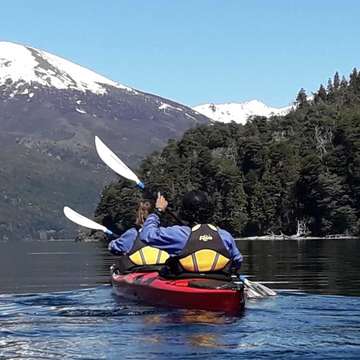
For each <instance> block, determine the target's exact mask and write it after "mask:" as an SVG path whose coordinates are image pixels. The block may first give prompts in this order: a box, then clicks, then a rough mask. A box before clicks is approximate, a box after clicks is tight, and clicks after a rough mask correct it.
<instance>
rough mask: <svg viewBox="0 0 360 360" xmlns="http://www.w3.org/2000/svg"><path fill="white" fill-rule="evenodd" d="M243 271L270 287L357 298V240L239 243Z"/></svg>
mask: <svg viewBox="0 0 360 360" xmlns="http://www.w3.org/2000/svg"><path fill="white" fill-rule="evenodd" d="M238 245H239V247H240V248H241V251H242V252H243V253H244V254H245V261H244V267H243V271H244V272H245V273H247V274H250V275H252V276H254V277H253V279H256V280H261V281H269V282H272V284H271V285H270V286H271V287H276V288H280V289H284V288H286V289H301V290H306V291H310V292H316V293H326V294H343V295H360V262H359V260H358V254H360V239H352V240H335V239H331V240H303V241H294V240H285V241H283V240H282V241H238Z"/></svg>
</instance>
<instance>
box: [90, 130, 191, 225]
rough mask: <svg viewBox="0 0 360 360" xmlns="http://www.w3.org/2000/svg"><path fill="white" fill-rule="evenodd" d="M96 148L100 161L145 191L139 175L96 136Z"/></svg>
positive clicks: (182, 223)
mask: <svg viewBox="0 0 360 360" xmlns="http://www.w3.org/2000/svg"><path fill="white" fill-rule="evenodd" d="M95 147H96V151H97V153H98V155H99V157H100V159H101V160H102V161H103V162H104V163H105V164H106V165H107V166H108V167H109V168H110V169H111V170H113V171H114V172H116V173H117V174H118V175H120V176H122V177H124V178H125V179H128V180H130V181H133V182H134V183H135V184H136V186H137V187H138V188H139V189H141V190H144V189H145V185H144V183H143V182H142V181H141V180H140V179H139V178H138V177H137V175H136V174H135V173H134V172H133V171H132V170H131V169H130V168H129V167H128V166H127V165H126V164H125V163H124V162H123V161H121V160H120V159H119V157H118V156H117V155H116V154H115V153H113V152H112V150H110V149H109V148H108V147H107V146H106V145H105V144H104V143H103V142H102V141H101V140H100V138H99V137H98V136H95ZM166 212H167V213H168V214H169V215H171V216H172V217H173V218H174V219H175V220H176V221H177V222H178V223H179V224H181V225H184V222H183V221H182V220H180V219H179V218H178V217H177V216H176V214H174V213H173V212H172V211H171V210H169V209H166Z"/></svg>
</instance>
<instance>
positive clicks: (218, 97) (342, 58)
mask: <svg viewBox="0 0 360 360" xmlns="http://www.w3.org/2000/svg"><path fill="white" fill-rule="evenodd" d="M0 5H1V6H0V19H1V20H0V41H11V42H17V43H21V44H25V45H29V46H32V47H35V48H38V49H41V50H45V51H48V52H51V53H53V54H55V55H58V56H61V57H63V58H65V59H67V60H70V61H73V62H75V63H77V64H79V65H82V66H84V67H87V68H90V69H91V70H94V71H96V72H98V73H99V74H101V75H104V76H106V77H108V78H110V79H111V80H114V81H117V82H119V83H121V84H124V85H127V86H130V87H133V88H135V89H139V90H142V91H145V92H148V93H152V94H156V95H160V96H162V97H165V98H168V99H172V100H174V101H177V102H180V103H183V104H185V105H188V106H195V105H199V104H204V103H225V102H242V101H247V100H251V99H258V100H261V101H263V102H265V103H266V104H267V105H269V106H276V107H280V106H286V105H289V104H290V103H292V102H293V101H294V99H295V97H296V94H297V93H298V91H299V90H300V89H301V88H304V89H305V90H306V91H307V93H308V94H309V95H311V92H313V91H316V90H317V89H318V88H319V86H320V84H322V83H323V84H327V82H328V79H329V78H330V77H331V78H332V77H333V75H334V73H335V72H336V71H338V72H339V73H340V75H341V76H342V75H344V76H346V77H348V75H349V73H350V72H351V71H352V69H353V68H354V67H357V68H358V69H359V68H360V42H359V40H358V39H359V38H360V22H359V21H358V16H359V13H360V1H357V0H342V1H340V0H339V1H337V0H316V1H315V0H302V1H294V0H106V1H98V0H61V1H59V0H51V1H50V0H46V1H45V0H33V1H28V0H11V1H1V3H0ZM0 56H1V54H0Z"/></svg>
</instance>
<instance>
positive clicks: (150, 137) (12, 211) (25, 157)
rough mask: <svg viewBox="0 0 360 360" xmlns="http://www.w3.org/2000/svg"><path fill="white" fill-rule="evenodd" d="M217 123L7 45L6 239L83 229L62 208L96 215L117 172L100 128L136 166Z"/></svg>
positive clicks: (1, 59)
mask: <svg viewBox="0 0 360 360" xmlns="http://www.w3.org/2000/svg"><path fill="white" fill-rule="evenodd" d="M9 48H10V49H11V51H8V49H9ZM14 49H15V50H14ZM29 49H30V50H29ZM54 59H55V60H56V61H55V60H54ZM49 64H50V65H49ZM63 64H65V65H63ZM69 64H70V65H69ZM84 74H85V75H84ZM86 74H90V75H89V76H87V75H86ZM94 74H95V75H94ZM103 79H105V80H103ZM99 81H101V82H99ZM210 121H211V120H210V119H208V118H207V117H205V116H203V115H201V114H198V113H197V112H195V111H193V110H192V109H191V108H189V107H187V106H184V105H182V104H179V103H176V102H174V101H172V100H168V99H166V98H163V97H160V96H156V95H152V94H149V93H146V92H142V91H139V90H135V89H132V88H128V87H126V86H124V85H121V84H119V83H115V82H113V81H112V80H108V79H106V78H104V77H102V76H101V75H99V77H97V74H96V73H94V72H92V71H91V70H88V69H85V68H82V67H81V66H80V65H76V64H73V65H72V63H70V62H68V60H64V59H62V58H59V57H56V56H55V55H52V54H49V53H46V52H44V51H41V50H38V49H34V48H30V47H26V46H22V45H19V44H10V45H9V43H6V44H5V45H4V42H1V43H0V138H1V143H2V156H1V161H2V171H0V199H3V202H0V240H1V239H5V240H6V239H12V238H16V239H23V238H38V237H39V233H42V234H44V232H45V233H46V232H47V231H50V232H51V234H53V235H52V236H54V237H62V238H64V237H68V236H73V234H74V230H75V229H76V227H75V226H73V225H72V224H69V222H68V221H67V220H66V219H65V218H64V216H63V214H62V207H63V206H64V205H69V206H72V207H74V208H75V209H78V210H79V211H83V212H84V214H87V215H89V214H91V213H93V211H94V209H95V206H96V203H97V202H98V199H99V196H100V193H101V190H102V189H103V187H104V185H105V184H107V183H108V182H109V181H110V180H111V179H115V175H114V174H112V173H111V172H110V171H109V170H108V169H106V167H105V166H104V165H103V164H102V163H101V160H99V158H98V156H97V154H96V152H95V147H94V136H95V135H98V136H99V137H101V138H102V139H103V140H104V142H105V143H106V144H107V145H108V146H110V147H111V149H112V150H113V151H114V152H116V153H117V154H118V155H119V156H120V157H121V158H122V159H123V160H124V161H125V162H126V163H128V164H129V165H130V166H131V167H136V166H137V164H139V162H140V160H142V159H143V158H144V157H145V156H146V155H148V154H149V153H151V152H153V151H154V150H160V149H161V148H162V147H164V146H165V145H166V143H167V141H168V140H169V139H172V138H180V137H181V136H182V134H183V133H184V132H185V131H186V130H187V129H189V128H192V127H195V126H197V125H199V124H207V123H209V122H210ZM72 175H73V176H72ZM72 178H74V180H73V181H72ZM50 215H51V216H50ZM89 216H91V215H89ZM14 229H16V231H14Z"/></svg>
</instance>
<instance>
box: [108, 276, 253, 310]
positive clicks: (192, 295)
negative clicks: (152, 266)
mask: <svg viewBox="0 0 360 360" xmlns="http://www.w3.org/2000/svg"><path fill="white" fill-rule="evenodd" d="M201 283H203V284H204V287H203V286H202V284H201ZM208 283H211V280H209V279H199V278H191V279H165V278H162V277H160V276H159V274H158V273H157V272H146V273H144V272H142V273H141V272H135V273H130V274H113V275H112V285H113V291H114V293H115V294H116V295H118V296H122V297H125V298H128V299H132V300H138V301H142V302H145V303H148V304H150V305H157V306H164V307H174V308H186V309H202V310H210V311H222V312H226V313H237V312H240V311H241V310H243V309H244V306H245V297H246V295H245V292H244V288H243V287H240V288H239V289H231V288H221V287H220V286H218V287H220V288H208V287H207V286H208V285H207V284H208ZM214 283H215V284H216V280H215V281H214ZM217 283H219V281H217ZM221 283H223V284H225V285H226V283H225V282H221Z"/></svg>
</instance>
